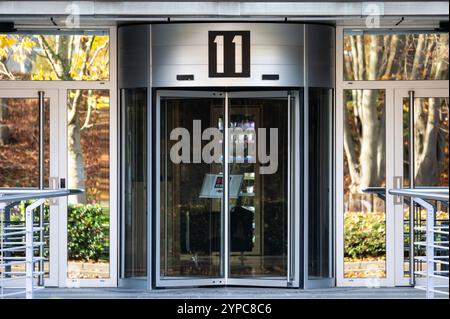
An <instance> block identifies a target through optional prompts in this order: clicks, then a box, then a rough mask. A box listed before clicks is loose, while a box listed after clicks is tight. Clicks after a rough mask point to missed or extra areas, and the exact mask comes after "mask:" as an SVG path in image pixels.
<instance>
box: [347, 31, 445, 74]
mask: <svg viewBox="0 0 450 319" xmlns="http://www.w3.org/2000/svg"><path fill="white" fill-rule="evenodd" d="M448 61H449V60H448V33H434V32H429V33H425V32H421V33H419V32H412V31H411V32H398V33H394V32H389V31H386V33H384V34H380V32H379V31H378V32H377V33H374V32H370V31H364V32H362V31H361V32H356V31H345V32H344V80H346V81H362V80H448V78H449V77H448Z"/></svg>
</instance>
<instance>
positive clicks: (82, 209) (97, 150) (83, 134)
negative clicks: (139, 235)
mask: <svg viewBox="0 0 450 319" xmlns="http://www.w3.org/2000/svg"><path fill="white" fill-rule="evenodd" d="M109 120H110V118H109V91H108V90H69V91H68V106H67V162H68V174H67V175H68V176H67V177H68V186H69V188H83V189H85V193H84V194H82V195H77V196H69V197H68V212H67V214H68V216H67V223H68V225H67V232H68V238H67V242H68V247H67V248H68V259H69V263H68V277H69V278H109V274H110V273H109V218H110V204H109V170H110V167H109Z"/></svg>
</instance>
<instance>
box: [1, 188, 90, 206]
mask: <svg viewBox="0 0 450 319" xmlns="http://www.w3.org/2000/svg"><path fill="white" fill-rule="evenodd" d="M83 192H84V190H83V189H80V188H72V189H35V190H32V189H24V190H19V189H10V190H6V189H1V190H0V203H2V202H3V203H8V202H17V201H24V200H28V199H37V198H39V199H41V198H53V197H62V196H69V195H76V194H81V193H83Z"/></svg>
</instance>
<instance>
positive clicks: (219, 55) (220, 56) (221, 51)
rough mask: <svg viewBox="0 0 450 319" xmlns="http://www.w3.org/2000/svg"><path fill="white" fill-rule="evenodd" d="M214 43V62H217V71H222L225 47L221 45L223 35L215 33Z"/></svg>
mask: <svg viewBox="0 0 450 319" xmlns="http://www.w3.org/2000/svg"><path fill="white" fill-rule="evenodd" d="M214 43H215V44H216V57H217V58H216V63H217V70H216V72H217V73H223V72H224V64H225V59H224V55H225V53H224V52H225V47H224V45H223V35H216V37H215V38H214Z"/></svg>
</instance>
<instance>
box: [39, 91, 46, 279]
mask: <svg viewBox="0 0 450 319" xmlns="http://www.w3.org/2000/svg"><path fill="white" fill-rule="evenodd" d="M44 94H45V93H44V91H39V92H38V97H39V189H44V178H45V166H44V164H45V163H44V160H45V154H44V152H45V139H44V136H45V132H44V126H45V100H44ZM39 228H40V229H41V231H40V232H39V242H41V243H43V242H44V230H43V229H44V206H43V205H41V206H40V207H39ZM39 256H41V257H43V256H44V245H40V246H39ZM38 269H39V273H40V274H39V280H38V285H39V286H42V285H43V284H44V275H43V273H44V260H43V259H40V260H39V268H38Z"/></svg>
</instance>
